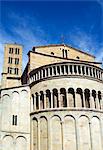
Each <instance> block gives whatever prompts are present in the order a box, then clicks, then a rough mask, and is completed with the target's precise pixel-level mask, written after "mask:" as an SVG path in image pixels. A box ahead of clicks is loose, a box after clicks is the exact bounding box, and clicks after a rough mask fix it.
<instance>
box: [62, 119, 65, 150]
mask: <svg viewBox="0 0 103 150" xmlns="http://www.w3.org/2000/svg"><path fill="white" fill-rule="evenodd" d="M61 134H62V150H64V149H65V146H64V121H62V120H61Z"/></svg>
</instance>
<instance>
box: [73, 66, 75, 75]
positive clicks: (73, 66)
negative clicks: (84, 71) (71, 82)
mask: <svg viewBox="0 0 103 150" xmlns="http://www.w3.org/2000/svg"><path fill="white" fill-rule="evenodd" d="M72 74H75V72H74V65H72Z"/></svg>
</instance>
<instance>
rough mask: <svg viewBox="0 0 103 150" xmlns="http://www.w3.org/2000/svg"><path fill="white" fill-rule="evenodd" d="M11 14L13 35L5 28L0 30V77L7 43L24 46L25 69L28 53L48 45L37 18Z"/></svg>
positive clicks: (11, 31)
mask: <svg viewBox="0 0 103 150" xmlns="http://www.w3.org/2000/svg"><path fill="white" fill-rule="evenodd" d="M10 14H11V15H10V16H9V19H11V20H10V21H11V22H12V24H11V26H9V28H10V29H9V30H10V33H11V34H8V33H7V32H6V30H5V29H4V28H3V27H2V28H1V29H0V33H1V34H0V55H1V59H0V75H1V72H2V65H3V53H4V44H5V43H14V42H16V43H18V44H23V69H24V67H25V65H26V63H27V52H28V51H29V50H31V48H32V47H33V46H35V45H42V44H46V40H44V39H45V32H44V31H43V29H42V28H41V27H40V26H39V25H38V22H36V19H35V18H30V17H29V16H26V17H20V16H19V15H18V14H15V13H12V12H11V13H10ZM0 80H1V76H0Z"/></svg>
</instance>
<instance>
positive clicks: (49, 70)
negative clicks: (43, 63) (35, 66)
mask: <svg viewBox="0 0 103 150" xmlns="http://www.w3.org/2000/svg"><path fill="white" fill-rule="evenodd" d="M48 77H50V67H49V68H48Z"/></svg>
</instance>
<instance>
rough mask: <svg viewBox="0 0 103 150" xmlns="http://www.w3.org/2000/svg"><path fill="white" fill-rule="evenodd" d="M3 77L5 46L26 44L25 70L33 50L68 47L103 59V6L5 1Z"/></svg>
mask: <svg viewBox="0 0 103 150" xmlns="http://www.w3.org/2000/svg"><path fill="white" fill-rule="evenodd" d="M0 7H1V11H0V55H1V59H0V73H1V71H2V62H3V44H4V43H14V42H16V43H19V44H23V46H24V47H23V68H24V67H25V65H26V62H27V55H26V54H27V52H28V51H29V50H31V48H32V47H33V46H36V45H44V44H55V43H57V44H60V43H61V36H62V35H63V36H64V43H66V44H68V45H71V46H74V47H76V48H79V49H81V50H84V51H86V52H89V53H91V54H94V55H95V56H96V57H97V61H101V60H102V57H103V28H102V26H103V22H102V20H103V3H102V2H101V1H99V0H97V1H96V0H95V1H93V0H89V1H82V0H81V1H77V0H75V1H74V0H73V1H38V2H36V1H19V0H18V1H1V2H0Z"/></svg>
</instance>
